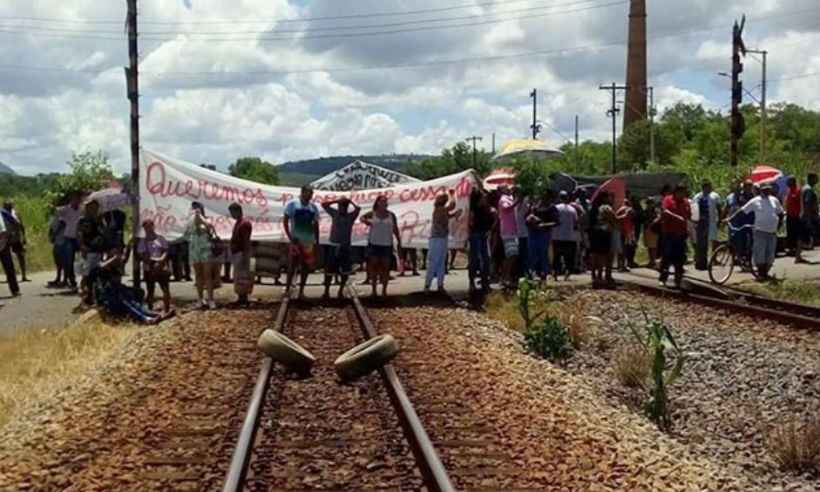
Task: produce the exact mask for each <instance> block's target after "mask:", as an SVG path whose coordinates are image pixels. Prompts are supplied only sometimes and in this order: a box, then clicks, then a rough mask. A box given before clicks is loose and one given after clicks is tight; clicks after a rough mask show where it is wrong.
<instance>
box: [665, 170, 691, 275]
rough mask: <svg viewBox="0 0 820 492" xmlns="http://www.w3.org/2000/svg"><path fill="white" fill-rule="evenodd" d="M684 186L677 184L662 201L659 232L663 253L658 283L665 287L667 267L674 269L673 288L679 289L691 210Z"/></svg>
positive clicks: (667, 273) (684, 261)
mask: <svg viewBox="0 0 820 492" xmlns="http://www.w3.org/2000/svg"><path fill="white" fill-rule="evenodd" d="M686 195H687V193H686V186H684V185H682V184H679V185H678V186H676V187H675V192H674V193H673V194H671V195H667V196H666V197H665V198H664V199H663V203H662V205H661V206H662V208H663V211H662V213H661V230H662V231H663V251H662V252H661V273H660V283H661V286H662V287H666V281H667V280H668V279H669V267H670V266H674V267H675V287H676V288H678V289H679V288H680V284H681V281H682V280H683V265H684V264H685V263H686V238H687V236H688V224H689V221H690V220H691V218H692V210H691V207H690V206H689V200H688V199H687V197H686Z"/></svg>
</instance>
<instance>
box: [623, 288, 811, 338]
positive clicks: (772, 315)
mask: <svg viewBox="0 0 820 492" xmlns="http://www.w3.org/2000/svg"><path fill="white" fill-rule="evenodd" d="M630 275H631V276H632V277H639V278H641V279H645V280H649V277H646V276H643V275H634V274H630ZM621 283H623V284H625V285H627V286H629V287H631V288H636V289H639V290H641V291H643V292H646V293H648V294H652V295H656V296H664V297H675V298H679V299H683V300H687V301H691V302H696V303H699V304H704V305H708V306H714V307H717V308H721V309H726V310H729V311H732V312H737V313H743V314H747V315H751V316H761V317H765V318H767V319H773V320H777V321H780V322H783V323H787V324H790V325H792V326H795V327H798V328H804V329H808V330H813V331H818V330H820V308H818V307H816V306H808V305H805V304H797V303H793V302H787V301H781V300H777V299H771V298H768V297H763V296H759V295H756V294H752V293H749V292H745V291H742V290H738V289H732V288H727V287H717V286H715V285H712V284H710V283H708V282H703V281H701V280H698V279H695V278H692V277H687V276H685V277H684V285H683V287H684V288H683V289H681V290H675V289H669V288H664V287H660V286H656V285H652V284H649V283H647V282H646V281H641V282H638V281H630V280H626V281H623V280H622V281H621Z"/></svg>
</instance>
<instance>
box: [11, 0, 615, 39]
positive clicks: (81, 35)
mask: <svg viewBox="0 0 820 492" xmlns="http://www.w3.org/2000/svg"><path fill="white" fill-rule="evenodd" d="M627 1H628V0H617V1H612V2H609V3H605V4H600V5H592V6H587V7H581V8H576V9H571V10H561V11H553V12H546V13H541V14H529V15H522V16H517V17H508V18H497V19H489V20H484V21H477V22H463V23H460V24H458V23H456V24H446V25H439V26H423V27H414V28H401V29H387V30H381V31H365V32H350V33H339V34H307V35H295V36H273V37H266V36H254V37H247V36H245V37H241V36H242V33H241V32H240V33H233V32H224V33H215V34H219V35H228V36H237V34H239V35H240V37H228V38H205V37H202V38H200V37H197V38H195V40H197V41H208V42H244V41H256V42H276V41H294V40H303V39H342V38H359V37H370V36H382V35H391V34H403V33H410V32H424V31H435V30H440V29H452V28H467V27H478V26H486V25H491V24H501V23H505V22H512V21H518V20H531V19H539V18H545V17H551V16H555V15H560V14H573V13H577V12H584V11H588V10H593V9H599V8H607V7H612V6H616V5H623V4H626V3H627ZM540 9H543V8H540ZM526 10H529V9H526ZM476 17H478V18H484V17H486V16H470V17H465V18H476ZM454 19H460V18H451V19H440V20H437V21H436V22H451V21H452V20H454ZM431 21H432V20H429V19H428V20H425V21H412V22H408V23H405V24H406V25H414V24H418V23H429V22H431ZM371 28H374V29H375V28H378V29H382V26H371ZM329 29H330V28H329ZM334 29H335V28H334ZM314 31H321V29H316V30H314ZM265 32H266V33H272V34H277V31H265ZM283 32H292V33H297V34H302V33H305V32H308V33H309V32H311V31H310V30H307V31H279V33H283ZM0 33H2V34H31V35H34V36H39V37H52V38H60V39H96V40H111V41H119V40H121V39H122V36H121V35H118V36H112V35H111V34H112V32H101V31H98V33H101V34H100V35H97V34H95V33H94V32H93V31H69V33H68V34H62V33H59V34H56V33H51V32H39V31H37V30H36V28H35V29H34V30H29V29H28V28H26V29H20V28H15V27H9V26H0ZM75 33H76V34H77V35H75ZM87 33H89V34H87ZM173 34H174V36H173V37H163V36H160V35H154V36H152V35H150V33H148V34H145V35H142V36H140V37H141V39H145V40H152V41H172V40H173V39H175V37H176V36H180V35H184V36H202V35H213V34H214V33H211V34H205V33H196V32H179V33H173Z"/></svg>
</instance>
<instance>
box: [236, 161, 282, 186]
mask: <svg viewBox="0 0 820 492" xmlns="http://www.w3.org/2000/svg"><path fill="white" fill-rule="evenodd" d="M228 172H229V173H230V175H231V176H234V177H236V178H241V179H247V180H249V181H254V182H256V183H262V184H267V185H278V184H279V170H278V169H276V166H274V165H273V164H271V163H270V162H267V161H263V160H262V159H260V158H259V157H242V158H239V159H237V160H236V162H234V163H233V164H231V165H230V167H228Z"/></svg>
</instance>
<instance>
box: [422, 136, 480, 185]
mask: <svg viewBox="0 0 820 492" xmlns="http://www.w3.org/2000/svg"><path fill="white" fill-rule="evenodd" d="M491 158H492V155H490V154H489V153H488V152H484V151H477V152H476V165H475V166H473V149H472V147H470V146H469V145H467V144H466V143H464V142H459V143H457V144H455V145H454V146H453V147H451V148H449V149H444V150H442V151H441V155H440V156H438V157H434V158H432V159H425V160H423V161H417V162H412V163H410V164H408V166H407V174H409V175H410V176H413V177H415V178H418V179H421V180H428V179H435V178H440V177H442V176H447V175H450V174H456V173H459V172H461V171H466V170H468V169H474V170H475V171H476V172H477V173H478V174H479V175H481V176H484V175H486V174H487V173H489V172H490V170H491V169H492V167H493V166H492V162H491Z"/></svg>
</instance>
